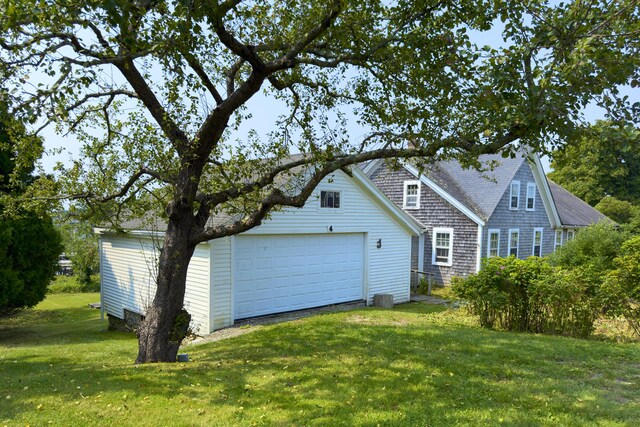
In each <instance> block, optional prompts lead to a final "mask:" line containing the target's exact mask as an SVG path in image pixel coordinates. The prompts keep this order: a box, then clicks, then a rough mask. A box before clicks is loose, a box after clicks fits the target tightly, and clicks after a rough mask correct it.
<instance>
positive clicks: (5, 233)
mask: <svg viewBox="0 0 640 427" xmlns="http://www.w3.org/2000/svg"><path fill="white" fill-rule="evenodd" d="M60 252H62V245H61V243H60V235H59V234H58V232H57V230H56V229H55V228H54V226H53V222H52V221H51V219H49V218H47V217H44V218H41V217H38V216H36V215H35V214H32V213H24V214H22V215H21V216H20V217H19V218H11V219H0V316H2V315H9V314H11V313H13V312H15V311H18V310H21V309H23V308H29V307H33V306H35V305H36V304H38V303H39V302H40V301H42V300H43V299H44V297H45V295H46V292H47V286H48V285H49V283H50V282H51V279H53V277H54V274H55V271H56V270H57V268H58V256H59V255H60Z"/></svg>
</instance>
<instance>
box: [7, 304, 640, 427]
mask: <svg viewBox="0 0 640 427" xmlns="http://www.w3.org/2000/svg"><path fill="white" fill-rule="evenodd" d="M97 300H98V296H97V294H75V295H63V294H60V295H50V296H49V297H48V299H47V300H45V301H44V302H43V303H42V304H41V305H40V306H38V307H37V308H36V309H35V310H33V311H30V312H26V313H23V314H22V315H21V316H20V317H18V318H14V319H3V320H0V378H1V379H2V381H0V425H5V424H6V425H25V424H30V425H107V424H113V425H136V426H144V425H207V426H211V425H220V426H228V425H243V426H244V425H332V426H333V425H377V424H380V425H456V424H460V425H496V424H499V423H504V424H505V425H565V426H566V425H585V424H587V425H588V424H597V425H620V426H623V425H633V424H635V423H636V422H637V420H638V418H639V416H640V344H637V343H627V344H616V343H612V342H602V341H593V340H591V341H587V340H577V339H569V338H562V337H552V336H538V335H530V334H514V333H507V332H495V331H489V330H483V329H480V328H479V327H477V326H475V324H474V323H473V322H472V321H471V319H469V318H467V317H464V315H463V314H462V313H460V312H451V311H447V310H445V309H443V308H441V307H433V306H426V305H421V304H407V305H402V306H398V307H396V308H395V309H394V310H388V311H385V310H378V309H372V308H367V309H361V310H356V311H349V312H341V313H333V314H325V315H318V316H315V317H310V318H306V319H302V320H297V321H294V322H290V323H281V324H277V325H270V326H262V327H258V328H257V329H256V330H255V331H252V332H250V333H246V334H244V335H240V336H237V337H234V338H229V339H226V340H222V341H217V342H213V343H208V344H200V345H191V346H188V347H186V348H185V349H184V350H183V351H185V352H188V353H189V356H190V358H191V360H192V361H191V362H189V363H186V364H157V365H146V366H135V365H133V364H132V361H133V360H134V358H135V354H136V340H135V337H134V336H133V335H131V334H123V333H114V332H107V331H106V322H103V321H100V314H99V311H98V310H92V309H89V308H87V304H88V303H90V302H95V301H97Z"/></svg>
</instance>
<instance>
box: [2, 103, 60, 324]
mask: <svg viewBox="0 0 640 427" xmlns="http://www.w3.org/2000/svg"><path fill="white" fill-rule="evenodd" d="M0 95H1V92H0ZM16 141H21V142H16ZM25 144H30V145H35V149H34V150H31V152H32V153H37V152H38V147H40V148H41V146H42V142H41V141H40V140H39V139H37V138H32V137H29V136H27V135H25V128H24V126H23V125H22V124H21V123H19V122H18V121H16V120H14V119H13V118H12V117H10V116H9V115H8V113H7V107H6V104H5V103H4V102H2V99H1V98H0V316H3V315H8V314H12V313H14V312H15V311H17V310H20V309H23V308H29V307H33V306H35V305H36V304H37V303H39V302H40V301H42V300H43V299H44V297H45V295H46V292H47V287H48V286H49V283H51V280H52V279H53V276H54V274H55V272H56V270H57V263H58V256H59V255H60V253H61V252H62V248H61V245H60V235H59V234H58V232H57V231H56V230H55V228H54V226H53V223H52V221H51V218H49V217H48V216H46V215H45V216H41V215H37V214H36V213H34V212H30V211H25V210H19V211H17V212H11V211H10V212H6V210H5V205H6V204H7V202H8V200H9V199H10V198H12V197H16V196H17V195H19V194H20V193H22V192H24V191H25V189H26V188H27V186H28V185H29V184H30V183H33V181H34V180H35V178H34V177H33V176H32V171H33V169H34V166H33V161H31V162H27V163H26V164H25V163H18V162H16V152H15V149H16V147H18V146H25ZM23 159H24V158H23Z"/></svg>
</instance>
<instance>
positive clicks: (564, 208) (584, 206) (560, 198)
mask: <svg viewBox="0 0 640 427" xmlns="http://www.w3.org/2000/svg"><path fill="white" fill-rule="evenodd" d="M547 181H548V182H549V188H550V189H551V194H552V195H553V200H554V202H555V205H556V209H557V211H558V215H559V217H560V223H561V227H560V228H557V229H556V230H555V231H554V233H555V234H554V247H555V248H559V247H560V246H562V244H563V243H564V242H567V241H569V240H571V239H573V237H574V235H575V233H576V231H578V230H579V229H580V228H584V227H588V226H590V225H592V224H596V223H598V222H600V221H609V222H612V221H611V220H610V219H609V218H608V217H607V216H605V215H603V214H601V213H600V212H598V211H597V210H596V209H594V208H593V207H592V206H591V205H589V204H588V203H586V202H585V201H584V200H582V199H580V198H579V197H576V196H575V195H573V194H571V193H570V192H568V191H567V190H565V189H564V188H562V187H561V186H560V185H558V184H556V183H555V182H553V181H551V180H550V179H547Z"/></svg>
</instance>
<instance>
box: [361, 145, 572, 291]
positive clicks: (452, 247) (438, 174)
mask: <svg viewBox="0 0 640 427" xmlns="http://www.w3.org/2000/svg"><path fill="white" fill-rule="evenodd" d="M479 160H480V162H481V163H482V164H483V165H485V167H486V168H487V170H485V171H483V172H479V171H477V170H475V169H464V168H463V167H462V166H461V165H460V163H458V162H457V161H440V162H436V163H434V164H431V165H430V166H428V167H427V169H426V170H424V172H423V173H420V172H419V171H418V169H416V168H415V167H414V166H413V165H412V164H411V163H409V162H405V163H404V164H403V165H402V167H400V168H399V169H397V170H396V169H395V168H391V167H390V166H389V165H388V164H387V163H386V162H385V161H374V162H370V163H368V164H367V165H365V166H364V167H363V170H364V171H365V173H366V174H367V175H368V176H369V177H370V178H371V180H372V181H373V182H374V183H375V184H376V185H377V186H378V187H379V188H380V189H381V190H382V191H383V192H384V193H385V194H386V195H387V196H388V197H389V198H390V199H391V200H392V201H393V202H394V203H395V204H396V205H398V206H399V207H402V209H404V210H405V211H406V212H407V213H409V214H410V215H411V216H412V217H413V218H414V219H415V220H416V221H418V222H419V223H420V224H421V225H422V229H423V233H422V234H421V235H420V236H418V237H414V238H413V243H412V260H411V265H412V269H413V270H415V271H418V272H424V273H426V274H428V275H430V276H431V277H433V278H435V281H436V282H439V283H441V284H449V283H450V281H451V278H452V277H454V276H458V277H466V276H468V275H470V274H472V273H475V272H477V271H478V270H479V269H480V263H481V259H482V258H486V257H494V256H502V257H506V256H509V255H514V256H517V257H519V258H526V257H529V256H531V255H537V256H544V255H546V254H549V253H551V252H553V251H554V249H555V244H556V241H555V230H556V229H562V221H561V219H560V216H559V214H558V211H557V209H556V205H555V203H554V199H553V195H552V193H551V190H550V187H549V183H548V181H547V179H546V177H545V174H544V171H543V169H542V165H541V163H540V160H539V158H538V157H537V156H536V155H534V154H531V155H527V154H525V153H522V152H520V153H519V154H518V155H517V156H516V157H515V158H502V157H501V156H500V155H484V156H480V159H479ZM491 165H494V167H493V168H490V166H491ZM414 284H415V278H414Z"/></svg>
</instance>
